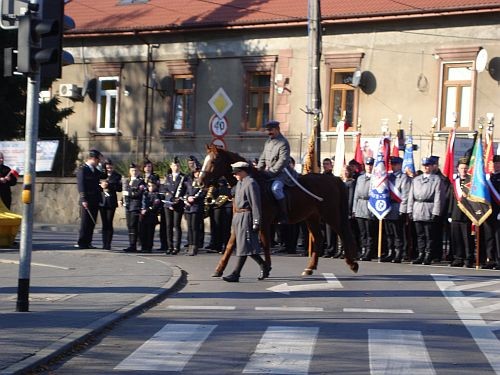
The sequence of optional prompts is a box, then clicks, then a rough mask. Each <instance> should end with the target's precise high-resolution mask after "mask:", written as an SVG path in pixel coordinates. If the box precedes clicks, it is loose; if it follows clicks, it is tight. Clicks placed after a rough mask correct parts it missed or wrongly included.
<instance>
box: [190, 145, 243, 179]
mask: <svg viewBox="0 0 500 375" xmlns="http://www.w3.org/2000/svg"><path fill="white" fill-rule="evenodd" d="M232 155H235V154H233V153H230V152H228V151H224V150H222V149H219V148H217V147H215V146H213V145H211V146H207V155H206V156H205V160H204V161H203V165H202V167H201V172H200V176H199V177H198V183H199V184H200V185H201V186H209V185H213V184H215V183H216V182H217V181H218V180H219V178H221V177H226V179H227V181H228V182H229V184H230V185H233V182H234V180H235V179H234V176H233V174H232V169H231V163H234V162H235V161H237V160H233V158H232Z"/></svg>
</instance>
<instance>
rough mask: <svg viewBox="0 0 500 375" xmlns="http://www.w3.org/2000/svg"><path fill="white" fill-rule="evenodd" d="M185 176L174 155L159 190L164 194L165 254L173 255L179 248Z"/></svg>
mask: <svg viewBox="0 0 500 375" xmlns="http://www.w3.org/2000/svg"><path fill="white" fill-rule="evenodd" d="M185 178H186V175H185V174H184V173H182V172H181V167H180V163H179V158H178V157H174V159H173V160H172V162H171V163H170V173H168V174H167V175H166V176H165V183H164V184H163V185H162V186H161V190H160V193H163V194H164V195H165V205H164V212H165V227H166V228H165V231H166V242H167V244H166V249H165V252H166V254H173V255H175V254H177V253H179V251H180V248H181V240H182V229H181V220H182V215H183V214H184V202H183V201H182V199H181V198H182V197H183V196H184V193H185V186H184V180H185Z"/></svg>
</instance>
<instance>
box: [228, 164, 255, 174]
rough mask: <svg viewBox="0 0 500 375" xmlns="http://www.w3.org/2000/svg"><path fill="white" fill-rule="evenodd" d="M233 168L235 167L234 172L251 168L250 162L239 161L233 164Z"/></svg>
mask: <svg viewBox="0 0 500 375" xmlns="http://www.w3.org/2000/svg"><path fill="white" fill-rule="evenodd" d="M231 168H233V173H236V172H240V171H246V170H248V168H250V164H248V163H247V162H245V161H238V162H236V163H233V164H231Z"/></svg>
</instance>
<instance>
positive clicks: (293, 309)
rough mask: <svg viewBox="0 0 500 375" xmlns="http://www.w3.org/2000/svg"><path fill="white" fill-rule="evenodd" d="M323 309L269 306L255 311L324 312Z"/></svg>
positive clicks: (256, 308)
mask: <svg viewBox="0 0 500 375" xmlns="http://www.w3.org/2000/svg"><path fill="white" fill-rule="evenodd" d="M324 310H325V309H324V308H323V307H292V306H276V307H273V306H268V307H265V306H264V307H259V306H257V307H255V311H289V312H322V311H324Z"/></svg>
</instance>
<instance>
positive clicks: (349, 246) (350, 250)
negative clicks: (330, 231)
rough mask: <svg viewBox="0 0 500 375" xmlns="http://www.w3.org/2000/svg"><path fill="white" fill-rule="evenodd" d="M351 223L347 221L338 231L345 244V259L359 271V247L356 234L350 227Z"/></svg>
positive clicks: (354, 269) (352, 267) (350, 266)
mask: <svg viewBox="0 0 500 375" xmlns="http://www.w3.org/2000/svg"><path fill="white" fill-rule="evenodd" d="M349 225H350V223H347V224H346V226H345V227H344V229H343V230H339V231H338V232H337V233H338V235H339V237H340V240H341V241H342V245H343V246H344V260H345V262H346V263H347V265H348V266H349V268H350V269H351V270H352V271H353V272H358V269H359V264H358V262H357V261H356V259H357V257H358V249H357V245H356V241H355V240H354V236H353V234H352V231H351V229H350V228H349V227H348V226H349Z"/></svg>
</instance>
